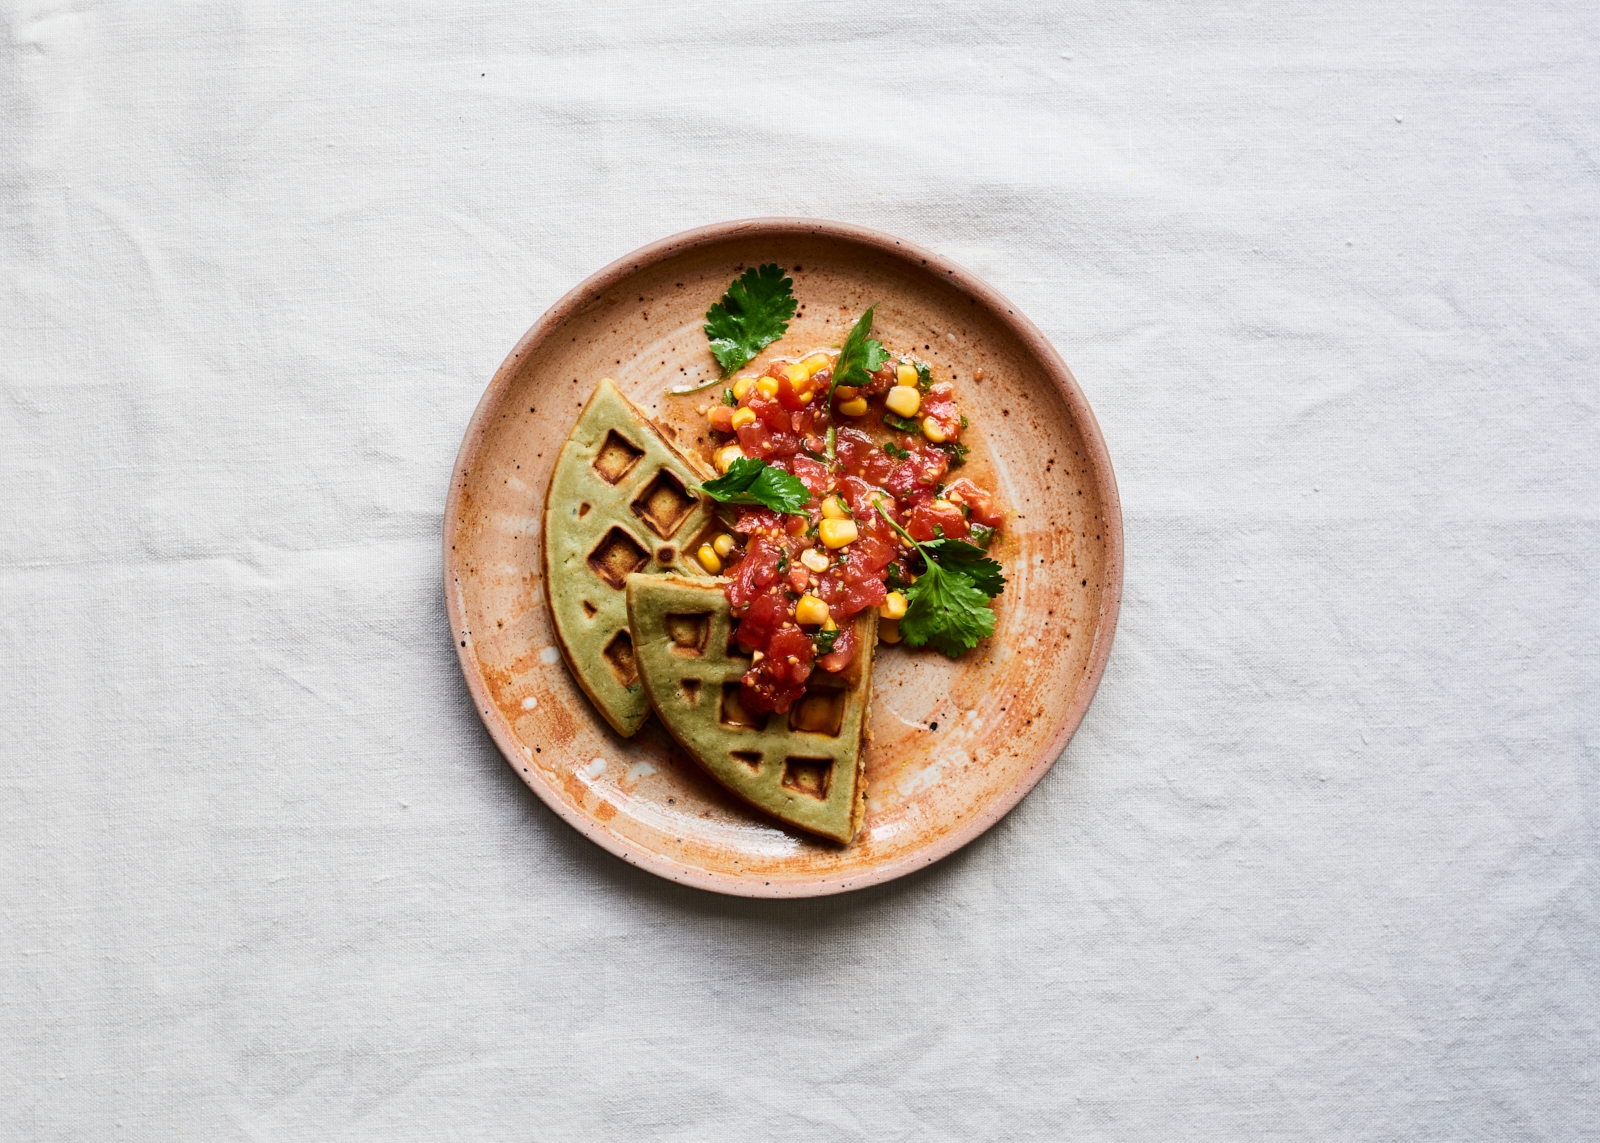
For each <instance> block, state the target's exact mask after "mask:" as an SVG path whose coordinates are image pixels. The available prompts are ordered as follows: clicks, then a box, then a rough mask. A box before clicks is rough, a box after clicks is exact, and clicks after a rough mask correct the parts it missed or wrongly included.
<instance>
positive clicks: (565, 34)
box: [0, 0, 1600, 1143]
mask: <svg viewBox="0 0 1600 1143" xmlns="http://www.w3.org/2000/svg"><path fill="white" fill-rule="evenodd" d="M764 214H809V215H816V216H821V217H828V218H836V219H841V220H845V221H850V222H856V223H862V224H866V225H870V226H876V227H880V228H883V229H886V230H890V231H892V232H894V233H896V234H898V235H902V236H904V237H906V238H909V239H911V240H913V241H916V242H920V243H925V244H928V245H931V246H933V247H934V248H935V249H938V250H941V251H943V252H945V253H947V254H949V255H951V256H952V257H953V258H955V260H957V261H958V262H961V263H964V264H965V265H967V266H968V267H970V268H972V269H973V270H975V271H977V272H978V273H979V274H980V275H982V276H984V277H986V278H987V279H988V280H989V281H990V282H992V283H993V284H994V285H995V286H996V287H998V288H999V289H1000V290H1001V291H1002V292H1004V293H1005V294H1007V295H1008V296H1009V297H1010V298H1011V299H1013V300H1014V301H1015V302H1016V303H1017V304H1018V305H1019V306H1020V307H1021V308H1022V309H1023V310H1024V311H1025V312H1026V313H1028V314H1029V315H1030V316H1031V317H1032V318H1033V319H1034V320H1035V321H1036V322H1037V323H1038V324H1039V325H1040V326H1041V327H1042V328H1043V329H1044V330H1045V332H1046V333H1047V334H1048V335H1049V336H1050V337H1051V338H1052V339H1053V340H1054V341H1055V343H1056V345H1057V346H1058V347H1059V349H1060V350H1061V352H1062V354H1063V356H1064V357H1065V358H1066V360H1067V361H1068V362H1069V364H1070V365H1071V366H1072V368H1073V369H1074V371H1075V372H1076V374H1077V377H1078V379H1079V380H1080V382H1081V383H1082V385H1083V387H1084V389H1085V391H1086V392H1087V393H1088V395H1089V398H1090V400H1091V401H1092V402H1093V404H1094V407H1095V410H1096V412H1097V413H1098V415H1099V418H1100V423H1101V425H1102V426H1103V428H1104V431H1105V436H1106V439H1107V441H1108V442H1109V446H1110V449H1111V454H1112V458H1113V461H1114V463H1115V464H1116V468H1117V475H1118V478H1119V481H1120V485H1121V491H1122V496H1123V504H1124V509H1125V517H1126V525H1127V580H1126V601H1125V603H1124V605H1123V610H1122V621H1121V626H1120V629H1119V631H1118V633H1117V641H1116V646H1115V650H1114V652H1113V654H1112V658H1111V663H1110V667H1109V670H1108V672H1107V674H1106V676H1105V681H1104V684H1103V685H1102V687H1101V689H1100V694H1099V697H1098V698H1097V699H1096V701H1095V704H1094V706H1093V707H1092V709H1091V710H1090V712H1089V716H1088V719H1087V721H1086V722H1085V723H1084V724H1083V728H1082V730H1081V731H1080V732H1079V734H1078V736H1077V738H1076V740H1075V741H1074V742H1073V743H1072V745H1071V746H1070V748H1069V749H1068V750H1067V751H1066V753H1065V755H1064V757H1063V758H1062V761H1061V763H1060V764H1059V765H1058V766H1056V768H1055V769H1054V771H1053V772H1052V773H1051V774H1050V775H1049V776H1048V777H1047V778H1046V779H1045V781H1044V782H1043V783H1042V784H1041V785H1040V786H1039V787H1038V788H1037V789H1036V790H1035V791H1034V793H1033V794H1032V795H1031V796H1030V797H1029V798H1028V799H1027V800H1026V801H1025V802H1024V803H1023V805H1022V806H1021V807H1020V808H1019V809H1018V810H1017V811H1016V812H1015V813H1013V814H1012V815H1011V816H1010V817H1009V818H1008V819H1007V820H1005V821H1004V822H1002V823H1001V824H1000V825H999V826H998V827H996V828H995V829H994V830H993V831H991V832H990V833H989V834H988V835H987V836H985V837H984V838H982V839H981V840H980V841H978V842H976V843H975V844H973V845H972V846H971V847H970V848H968V849H967V850H966V851H964V852H962V853H960V854H958V855H957V856H955V857H953V858H951V859H950V860H947V861H945V862H943V863H942V864H940V865H939V866H937V867H936V868H933V869H931V870H929V871H927V872H926V873H924V874H921V875H918V876H915V877H912V878H908V879H906V880H904V881H902V882H899V883H897V884H894V885H890V886H887V887H883V888H879V889H874V890H870V891H867V892H862V893H858V894H855V895H851V896H846V897H843V898H836V899H828V900H820V901H813V902H801V903H762V902H751V901H741V900H731V899H723V898H718V897H715V896H711V895H708V894H704V893H700V892H696V891H692V890H686V889H682V888H679V887H675V886H672V885H669V884H666V883H664V882H661V881H659V880H657V879H655V878H653V877H651V876H649V875H647V874H644V873H641V872H639V871H637V870H635V869H633V868H631V867H629V866H626V865H624V864H623V863H621V862H619V861H617V860H614V859H613V858H611V857H609V856H607V855H606V854H604V853H603V852H601V851H600V850H599V849H597V848H595V847H594V846H592V845H590V844H589V843H587V842H585V841H584V840H582V839H581V838H580V837H579V836H578V835H577V834H576V833H574V832H573V831H572V830H570V829H569V828H568V827H567V826H565V825H564V824H562V823H561V822H560V821H559V820H557V819H556V818H555V817H554V816H553V815H552V814H551V813H550V812H548V811H547V810H546V809H545V808H544V807H543V805H542V804H541V803H539V802H538V801H537V800H536V799H535V798H534V797H533V796H532V795H531V794H529V793H528V792H527V791H526V790H525V789H524V788H523V787H522V785H521V783H520V782H519V781H518V780H517V779H516V777H515V776H514V775H513V774H512V772H511V771H510V769H509V768H508V767H507V766H506V765H505V764H504V762H503V761H502V760H501V758H500V756H499V755H498V754H497V752H496V751H495V749H494V747H493V745H492V744H491V743H490V741H489V739H488V737H487V736H486V735H485V733H484V732H483V730H482V728H481V727H480V725H479V722H478V720H477V718H476V717H475V715H474V712H473V708H472V705H471V703H470V701H469V699H468V696H467V694H466V691H465V687H464V685H463V683H462V680H461V678H460V673H459V671H458V669H457V665H456V657H455V654H454V653H453V649H452V646H451V642H450V635H449V631H448V629H447V626H446V622H445V619H444V614H443V606H442V601H441V595H442V592H441V586H440V556H439V533H440V526H441V517H442V513H443V507H444V499H445V492H446V485H447V481H448V473H449V470H450V466H451V462H452V459H453V457H454V455H455V451H456V448H457V446H458V444H459V442H460V439H461V435H462V432H463V430H464V428H465V426H466V423H467V419H468V417H469V416H470V414H471V412H472V409H473V407H474V405H475V403H476V402H477V400H478V397H479V395H480V393H481V392H482V390H483V388H484V386H485V384H486V383H487V381H488V379H489V377H490V375H491V374H492V372H493V371H494V369H495V368H496V366H497V365H498V364H499V363H500V361H501V359H502V357H503V356H504V355H505V354H506V353H507V352H508V350H509V349H510V347H511V346H512V344H513V343H514V342H515V340H516V339H517V337H518V336H519V335H520V334H521V333H522V332H523V330H524V329H526V328H527V326H528V325H529V324H531V323H532V322H533V320H534V319H535V318H537V317H538V315H539V314H540V313H541V312H542V311H543V310H544V308H545V307H546V306H548V305H549V304H550V303H551V302H553V301H554V300H555V299H556V298H558V297H559V296H560V295H561V294H562V293H564V292H565V291H566V290H567V289H569V288H570V287H571V286H573V285H574V284H576V283H577V282H578V281H579V280H580V279H582V278H583V277H584V276H586V275H587V274H589V273H590V272H592V271H593V270H595V269H597V268H598V267H600V266H601V265H603V264H605V263H606V262H608V261H610V260H611V259H613V258H615V257H619V256H621V255H622V254H624V253H626V252H627V251H629V250H631V249H633V248H634V247H636V246H638V245H641V244H643V243H645V242H648V241H651V240H653V239H656V238H660V237H662V236H665V235H667V234H669V233H672V232H674V231H677V230H680V229H683V228H686V227H690V226H694V225H698V224H701V223H706V222H712V221H717V220H721V219H725V218H734V217H742V216H750V215H764ZM1597 221H1600V9H1597V8H1596V6H1595V5H1593V4H1583V3H1565V4H1563V3H1531V2H1530V3H1523V4H1516V5H1503V4H1477V5H1471V4H1458V5H1452V4H1437V3H1417V4H1393V3H1383V4H1371V3H1358V4H1355V5H1329V4H1325V3H1308V2H1304V0H1290V2H1282V3H1246V4H1242V5H1231V6H1216V5H1194V6H1186V5H1174V4H1157V3H1148V4H1126V5H1123V4H1091V3H1077V4H1071V5H1046V4H1001V3H986V4H984V3H956V2H951V0H937V2H932V3H923V4H910V3H896V4H881V5H880V4H874V5H863V4H838V3H832V2H819V3H810V4H765V3H761V4H742V5H729V4H709V3H700V4H682V5H668V4H654V3H632V4H625V5H611V6H599V5H596V6H590V5H576V4H568V5H562V4H552V3H532V4H530V3H510V2H508V0H494V2H487V0H486V2H483V3H476V4H441V3H421V2H411V3H394V4H381V5H366V4H348V3H338V4H334V3H327V2H317V3H283V2H270V3H268V2H241V3H231V4H213V5H206V4H176V3H174V4H140V3H133V2H127V3H113V2H100V0H75V2H69V0H3V2H0V346H3V350H0V490H3V497H0V545H3V547H0V604H3V606H0V787H3V798H0V1137H3V1138H5V1139H7V1140H13V1139H14V1140H57V1139H61V1140H67V1139H72V1140H78V1139H82V1140H99V1139H125V1140H161V1141H169V1140H206V1141H215V1140H233V1139H240V1140H299V1139H385V1140H387V1139H412V1138H415V1139H424V1138H425V1139H602V1138H609V1139H675V1140H686V1141H687V1140H741V1139H773V1140H808V1141H810V1140H817V1139H860V1140H871V1141H873V1143H880V1141H883V1140H919V1141H921V1140H946V1139H947V1140H970V1139H1006V1140H1018V1139H1050V1140H1055V1139H1068V1138H1071V1139H1105V1140H1130V1141H1131V1140H1153V1139H1161V1140H1172V1139H1241V1140H1245V1139H1297V1140H1298V1139H1358V1140H1387V1139H1397V1138H1404V1139H1412V1140H1431V1139H1438V1140H1494V1141H1505V1140H1532V1139H1538V1140H1557V1139H1559V1140H1578V1139H1585V1138H1587V1139H1593V1138H1595V1137H1596V1135H1597V1134H1600V1071H1597V1069H1600V1062H1597V1054H1596V1053H1597V1047H1596V1045H1597V1036H1600V1026H1597V1025H1600V971H1597V969H1600V964H1597V961H1600V955H1597V947H1600V874H1597V870H1600V845H1597V841H1600V781H1597V759H1600V715H1597V710H1600V685H1597V684H1600V598H1597V596H1600V591H1597V582H1600V576H1597V573H1596V566H1595V565H1596V561H1597V559H1600V434H1597V430H1600V383H1597V353H1600V233H1597Z"/></svg>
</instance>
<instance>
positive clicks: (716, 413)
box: [708, 405, 733, 433]
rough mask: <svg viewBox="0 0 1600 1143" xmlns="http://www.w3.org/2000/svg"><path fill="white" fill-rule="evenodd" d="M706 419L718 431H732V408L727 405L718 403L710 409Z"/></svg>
mask: <svg viewBox="0 0 1600 1143" xmlns="http://www.w3.org/2000/svg"><path fill="white" fill-rule="evenodd" d="M708 420H710V422H711V427H712V428H714V429H716V430H717V432H719V433H731V432H733V410H732V409H730V408H729V407H728V406H727V405H718V406H717V407H716V408H715V409H712V410H711V415H710V417H709V418H708Z"/></svg>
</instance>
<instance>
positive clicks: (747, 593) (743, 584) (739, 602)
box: [725, 536, 783, 611]
mask: <svg viewBox="0 0 1600 1143" xmlns="http://www.w3.org/2000/svg"><path fill="white" fill-rule="evenodd" d="M782 555H783V550H782V549H781V548H779V547H777V546H776V545H775V544H773V543H772V542H771V541H769V540H768V539H767V538H766V537H765V536H757V537H755V538H754V539H753V540H751V541H750V547H749V548H748V549H747V550H746V551H745V554H744V559H742V560H740V561H739V562H738V563H736V564H734V565H733V567H731V568H729V569H728V577H729V579H730V580H731V582H730V583H729V584H728V586H727V588H726V589H725V590H726V593H727V596H728V603H729V604H731V605H732V606H733V608H734V609H735V610H736V611H737V610H739V609H741V608H743V607H744V606H745V605H746V604H749V603H751V602H752V601H753V600H755V599H756V598H757V597H758V596H759V595H760V594H761V593H762V592H763V591H765V590H766V589H767V588H769V587H771V586H772V585H773V584H774V583H776V582H777V579H778V560H779V557H781V556H782Z"/></svg>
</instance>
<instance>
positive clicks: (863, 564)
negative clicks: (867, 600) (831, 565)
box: [844, 535, 895, 581]
mask: <svg viewBox="0 0 1600 1143" xmlns="http://www.w3.org/2000/svg"><path fill="white" fill-rule="evenodd" d="M894 557H895V549H894V548H893V547H891V546H890V545H888V544H886V543H884V542H883V541H882V540H880V539H878V537H876V536H872V535H865V536H862V537H861V538H860V539H859V540H857V541H856V542H855V543H853V544H851V545H850V559H849V560H848V561H847V562H846V563H845V565H844V566H845V579H847V580H851V581H859V580H863V579H881V578H882V577H883V569H884V568H886V567H888V566H889V561H890V560H892V559H894Z"/></svg>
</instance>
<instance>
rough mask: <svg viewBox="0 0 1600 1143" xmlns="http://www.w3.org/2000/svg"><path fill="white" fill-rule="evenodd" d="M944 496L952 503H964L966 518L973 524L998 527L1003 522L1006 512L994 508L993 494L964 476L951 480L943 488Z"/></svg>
mask: <svg viewBox="0 0 1600 1143" xmlns="http://www.w3.org/2000/svg"><path fill="white" fill-rule="evenodd" d="M944 496H945V499H946V500H948V501H950V502H951V503H952V504H965V505H966V506H967V509H968V511H969V515H968V516H967V519H968V520H969V521H970V522H972V523H974V524H982V525H983V526H984V527H985V528H998V527H999V526H1000V525H1001V524H1003V523H1005V519H1006V514H1005V513H1004V512H1001V511H999V510H998V509H996V508H995V506H994V496H993V494H992V493H990V492H989V491H988V490H986V489H984V488H980V487H979V486H978V485H976V484H974V483H973V482H972V481H970V480H968V479H967V478H966V477H964V476H963V477H962V478H961V479H960V480H956V481H952V482H951V484H950V486H949V487H948V488H946V489H945V492H944Z"/></svg>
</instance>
